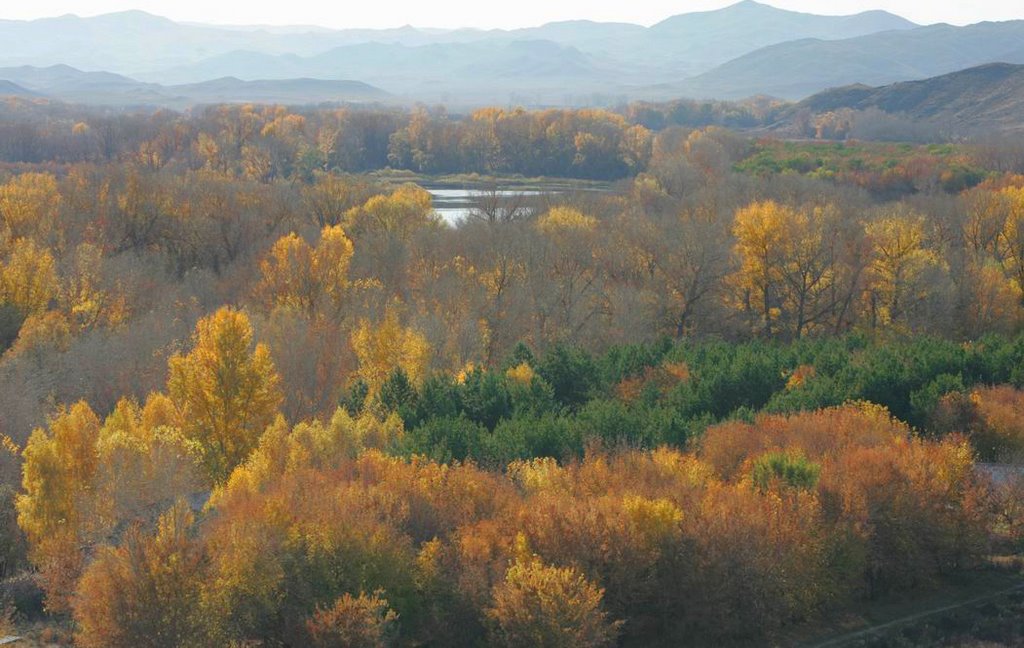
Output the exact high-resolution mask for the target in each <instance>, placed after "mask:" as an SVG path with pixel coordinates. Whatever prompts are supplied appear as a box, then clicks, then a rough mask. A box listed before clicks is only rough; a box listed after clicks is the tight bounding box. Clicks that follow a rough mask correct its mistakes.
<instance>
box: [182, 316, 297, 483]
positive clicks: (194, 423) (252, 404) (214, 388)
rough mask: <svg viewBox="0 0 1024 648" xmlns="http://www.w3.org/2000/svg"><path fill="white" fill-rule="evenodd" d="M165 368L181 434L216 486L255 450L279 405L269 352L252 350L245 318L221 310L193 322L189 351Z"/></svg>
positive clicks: (279, 400)
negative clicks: (168, 373)
mask: <svg viewBox="0 0 1024 648" xmlns="http://www.w3.org/2000/svg"><path fill="white" fill-rule="evenodd" d="M169 369H170V376H169V378H168V381H167V390H168V393H169V395H170V398H171V401H172V402H173V403H174V405H175V407H176V408H177V409H178V412H179V414H180V417H181V421H182V432H183V434H184V435H185V437H186V438H187V439H188V440H189V442H190V443H191V444H192V446H193V450H194V452H195V453H196V455H197V457H198V459H199V461H200V463H201V464H202V466H203V468H204V469H205V472H206V476H207V478H208V479H209V481H210V482H211V483H213V484H219V483H221V482H223V481H224V480H225V479H227V477H228V475H229V474H231V470H232V469H233V468H234V467H235V466H237V465H238V464H239V463H241V462H242V460H244V459H245V457H246V456H247V455H248V454H249V452H250V451H251V450H252V449H253V448H254V447H256V444H257V442H258V441H259V437H260V434H262V433H263V430H264V429H266V427H267V426H268V425H270V423H271V422H272V421H273V420H274V416H275V415H276V413H277V408H278V407H279V406H280V404H281V401H282V397H281V392H280V389H279V383H280V379H279V378H278V375H277V372H276V371H275V370H274V364H273V362H272V361H271V359H270V350H269V349H268V348H267V347H266V346H265V345H263V344H257V345H255V348H253V332H252V324H251V323H250V322H249V318H248V317H247V316H246V315H245V313H243V312H242V311H239V310H235V309H233V308H230V307H224V308H221V309H220V310H218V311H217V312H215V313H214V314H213V315H210V316H209V317H206V318H203V319H201V320H200V321H199V322H198V323H197V324H196V331H195V335H194V336H193V348H192V351H191V352H189V353H188V354H187V355H180V354H179V355H175V356H174V357H172V358H171V359H170V362H169Z"/></svg>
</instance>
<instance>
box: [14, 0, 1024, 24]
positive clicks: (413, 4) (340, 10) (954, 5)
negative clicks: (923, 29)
mask: <svg viewBox="0 0 1024 648" xmlns="http://www.w3.org/2000/svg"><path fill="white" fill-rule="evenodd" d="M728 4H732V1H730V0H626V1H624V2H623V1H617V2H612V1H609V0H602V1H600V2H596V1H595V0H516V1H514V2H486V1H481V0H433V1H429V2H428V1H425V0H379V1H377V2H372V1H369V2H368V1H366V0H348V1H347V2H346V1H344V0H342V1H338V0H287V1H286V2H279V1H278V2H265V1H263V2H253V1H252V0H174V1H173V2H169V1H168V0H33V1H32V2H18V1H15V0H3V1H2V2H0V18H16V19H28V18H39V17H43V16H56V15H61V14H66V13H74V14H78V15H82V16H91V15H95V14H100V13H108V12H111V11H122V10H125V9H142V10H145V11H149V12H151V13H155V14H160V15H163V16H167V17H169V18H173V19H175V20H187V21H199V22H215V23H224V24H274V25H292V24H311V25H323V26H326V27H397V26H400V25H403V24H412V25H415V26H418V27H528V26H534V25H539V24H541V23H545V22H549V21H552V20H566V19H574V18H587V19H591V20H602V21H623V22H633V23H641V24H647V25H649V24H652V23H655V22H657V21H659V20H661V19H663V18H666V17H668V16H671V15H674V14H678V13H685V12H688V11H702V10H706V9H715V8H718V7H722V6H725V5H728ZM768 4H772V5H774V6H777V7H783V8H786V9H793V10H797V11H807V12H812V13H821V14H849V13H857V12H859V11H865V10H868V9H886V10H889V11H892V12H893V13H897V14H900V15H902V16H905V17H907V18H909V19H911V20H914V21H916V22H919V23H934V22H949V23H954V24H967V23H973V22H978V21H981V20H1011V19H1021V18H1024V5H1022V2H1021V0H955V1H953V0H770V1H769V2H768Z"/></svg>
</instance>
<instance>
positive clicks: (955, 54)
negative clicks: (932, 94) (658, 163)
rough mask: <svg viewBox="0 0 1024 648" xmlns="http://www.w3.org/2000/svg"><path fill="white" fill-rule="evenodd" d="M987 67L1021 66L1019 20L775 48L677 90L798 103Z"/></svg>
mask: <svg viewBox="0 0 1024 648" xmlns="http://www.w3.org/2000/svg"><path fill="white" fill-rule="evenodd" d="M987 63H1024V20H1016V21H1007V22H999V23H992V22H986V23H978V24H976V25H968V26H966V27H954V26H952V25H932V26H929V27H920V28H917V29H912V30H904V31H888V32H880V33H876V34H870V35H867V36H859V37H856V38H849V39H844V40H833V41H824V40H812V39H805V40H797V41H792V42H787V43H782V44H779V45H773V46H771V47H767V48H763V49H759V50H757V51H754V52H751V53H749V54H745V55H744V56H741V57H739V58H736V59H734V60H732V61H729V62H728V63H726V64H724V65H721V66H719V67H717V68H715V69H714V70H711V71H709V72H707V73H704V74H702V75H699V76H697V77H695V78H693V79H690V80H689V81H687V82H685V83H683V84H681V85H680V86H679V92H681V93H684V94H687V95H690V96H697V97H714V98H720V99H734V98H742V97H748V96H752V95H757V94H767V95H772V96H776V97H781V98H786V99H801V98H804V97H806V96H808V95H811V94H814V93H815V92H819V91H821V90H823V89H826V88H834V87H840V86H845V85H849V84H853V83H864V84H868V85H881V84H886V83H894V82H898V81H910V80H913V79H924V78H928V77H933V76H937V75H941V74H947V73H950V72H955V71H957V70H963V69H966V68H971V67H975V66H978V65H984V64H987Z"/></svg>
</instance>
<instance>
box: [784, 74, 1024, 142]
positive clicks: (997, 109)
mask: <svg viewBox="0 0 1024 648" xmlns="http://www.w3.org/2000/svg"><path fill="white" fill-rule="evenodd" d="M872 109H873V110H878V111H881V112H883V113H888V114H890V115H896V116H900V117H902V118H906V119H908V120H910V121H912V122H914V123H918V124H927V125H931V126H935V127H938V128H940V129H943V130H945V131H947V132H955V133H964V132H968V131H976V132H980V131H1020V130H1024V66H1017V64H1011V63H989V64H986V66H979V67H977V68H971V69H969V70H963V71H959V72H954V73H951V74H948V75H942V76H940V77H934V78H931V79H925V80H922V81H906V82H902V83H894V84H891V85H887V86H882V87H869V86H865V85H852V86H847V87H843V88H835V89H831V90H826V91H824V92H819V93H818V94H815V95H813V96H810V97H808V98H807V99H805V100H803V101H801V102H800V103H798V104H796V105H795V106H794V107H793V109H792V110H791V111H790V113H788V116H790V118H791V119H792V117H793V116H794V115H797V114H800V113H801V112H804V113H806V112H810V113H811V114H814V115H821V114H823V113H831V112H837V111H842V110H853V111H867V110H872Z"/></svg>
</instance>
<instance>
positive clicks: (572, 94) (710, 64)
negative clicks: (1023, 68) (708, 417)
mask: <svg viewBox="0 0 1024 648" xmlns="http://www.w3.org/2000/svg"><path fill="white" fill-rule="evenodd" d="M0 42H3V43H4V47H3V48H2V52H0V67H3V68H4V69H0V80H4V81H8V82H10V83H13V84H16V86H19V87H20V88H21V90H24V91H27V92H29V93H36V94H40V95H44V96H49V97H53V98H57V99H64V100H69V101H82V102H103V103H112V104H118V103H126V104H154V105H173V106H177V105H184V104H189V103H206V102H212V101H278V102H282V103H320V102H330V101H337V102H345V101H392V102H414V101H422V102H427V103H444V104H448V105H451V106H454V107H464V106H472V105H481V104H494V103H498V104H504V103H516V104H523V105H527V106H545V105H584V104H610V103H615V102H618V101H622V100H633V99H655V100H656V99H667V98H677V97H694V98H741V97H747V96H752V95H758V94H767V95H773V96H777V97H781V98H787V99H799V98H803V97H805V96H808V95H810V94H813V93H815V92H818V91H821V90H824V89H826V88H830V87H836V86H844V85H849V84H852V83H867V84H872V85H877V84H882V83H891V82H895V81H904V80H912V79H919V78H923V77H928V76H934V75H938V74H944V73H948V72H953V71H956V70H960V69H963V68H967V67H971V66H975V65H980V64H984V63H993V62H1007V63H1024V21H1013V22H1005V23H981V24H978V25H973V26H968V27H953V26H949V25H935V26H929V27H920V26H918V25H915V24H914V23H911V22H910V21H907V20H905V19H903V18H900V17H898V16H895V15H892V14H889V13H886V12H883V11H869V12H865V13H861V14H857V15H854V16H816V15H811V14H804V13H797V12H792V11H785V10H781V9H776V8H773V7H770V6H768V5H764V4H759V3H757V2H753V1H752V0H746V1H744V2H740V3H739V4H736V5H733V6H730V7H726V8H724V9H720V10H716V11H708V12H699V13H689V14H682V15H678V16H674V17H671V18H668V19H666V20H664V21H662V22H660V23H658V24H656V25H653V26H651V27H643V26H639V25H631V24H625V23H596V22H590V21H570V22H561V23H551V24H547V25H543V26H540V27H536V28H530V29H518V30H486V31H485V30H474V29H458V30H435V29H432V30H425V29H415V28H412V27H403V28H399V29H390V30H365V29H353V30H328V29H320V28H312V27H294V28H257V27H216V26H207V25H194V24H183V23H176V22H173V21H171V20H168V19H165V18H161V17H158V16H153V15H150V14H147V13H143V12H138V11H131V12H123V13H117V14H108V15H103V16H98V17H94V18H79V17H76V16H61V17H57V18H47V19H41V20H34V21H0ZM57 65H62V66H74V68H76V70H69V69H67V68H65V67H58V68H52V66H57ZM25 66H30V67H25ZM38 68H44V69H38ZM77 70H80V71H82V72H88V73H89V74H81V73H78V72H77ZM98 72H103V73H113V74H112V75H109V76H97V75H95V74H94V73H98ZM115 75H116V76H115ZM284 81H287V83H284ZM256 82H258V83H256ZM327 82H333V83H327ZM0 92H5V90H4V88H3V87H0ZM17 92H18V89H17V88H10V93H17Z"/></svg>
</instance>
